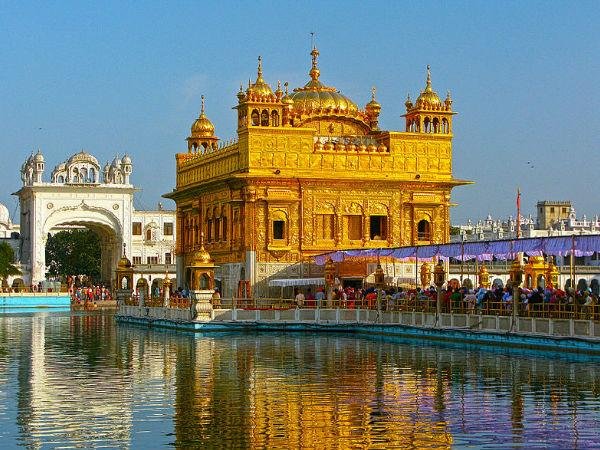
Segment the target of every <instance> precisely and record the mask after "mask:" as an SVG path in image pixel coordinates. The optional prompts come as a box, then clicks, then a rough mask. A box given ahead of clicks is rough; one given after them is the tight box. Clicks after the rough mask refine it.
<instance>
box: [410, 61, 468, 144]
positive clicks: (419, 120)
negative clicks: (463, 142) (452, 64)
mask: <svg viewBox="0 0 600 450" xmlns="http://www.w3.org/2000/svg"><path fill="white" fill-rule="evenodd" d="M404 105H405V106H406V114H404V116H403V117H405V118H406V131H407V132H410V133H433V134H452V116H453V115H454V114H456V113H454V112H452V99H451V98H450V93H448V96H447V97H446V100H444V101H443V102H442V101H441V100H440V97H439V96H438V94H437V92H435V91H434V90H433V88H432V87H431V69H430V67H429V65H428V66H427V82H426V84H425V89H423V90H422V91H421V93H420V94H419V96H418V97H417V100H416V101H415V102H414V104H413V102H412V101H411V99H410V96H408V97H407V99H406V102H405V103H404Z"/></svg>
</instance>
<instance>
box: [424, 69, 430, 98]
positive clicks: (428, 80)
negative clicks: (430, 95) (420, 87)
mask: <svg viewBox="0 0 600 450" xmlns="http://www.w3.org/2000/svg"><path fill="white" fill-rule="evenodd" d="M425 91H428V92H431V67H430V66H429V64H427V86H426V87H425Z"/></svg>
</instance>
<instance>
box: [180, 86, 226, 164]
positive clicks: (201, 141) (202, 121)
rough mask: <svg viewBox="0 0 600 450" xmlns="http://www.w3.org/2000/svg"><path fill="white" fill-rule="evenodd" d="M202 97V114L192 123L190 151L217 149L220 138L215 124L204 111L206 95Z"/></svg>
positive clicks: (189, 140)
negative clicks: (216, 134) (216, 132)
mask: <svg viewBox="0 0 600 450" xmlns="http://www.w3.org/2000/svg"><path fill="white" fill-rule="evenodd" d="M201 98H202V107H201V109H200V116H198V118H197V119H196V120H195V121H194V123H193V124H192V129H191V134H190V137H188V138H187V141H188V153H197V152H199V151H201V152H203V153H204V152H207V151H212V150H216V149H217V144H218V141H219V138H218V137H217V136H215V126H214V125H213V123H212V122H211V121H210V120H209V119H208V117H206V113H205V112H204V95H203V96H202V97H201Z"/></svg>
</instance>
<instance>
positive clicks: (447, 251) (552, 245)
mask: <svg viewBox="0 0 600 450" xmlns="http://www.w3.org/2000/svg"><path fill="white" fill-rule="evenodd" d="M599 251H600V235H598V234H588V235H579V236H575V235H573V236H557V237H539V238H523V239H505V240H497V241H479V242H464V243H451V244H434V245H418V246H412V247H394V248H368V249H367V248H366V249H360V250H337V251H334V252H328V253H323V254H321V255H317V256H315V262H316V264H317V265H319V266H322V265H324V264H325V261H327V259H329V258H331V259H332V260H333V261H335V262H341V261H343V260H344V259H346V258H348V257H372V258H373V257H382V258H385V257H392V258H395V259H408V258H415V257H416V258H418V259H431V258H433V257H434V256H437V257H442V258H444V259H446V258H456V259H459V260H463V261H466V260H469V259H475V258H477V259H478V260H479V261H489V260H491V259H492V258H496V259H513V258H515V256H516V254H517V253H520V252H522V253H525V254H527V255H528V256H539V255H541V254H545V255H553V256H555V255H561V256H565V255H570V254H571V253H575V256H589V255H592V254H593V253H594V252H599Z"/></svg>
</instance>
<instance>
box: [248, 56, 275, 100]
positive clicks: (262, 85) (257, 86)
mask: <svg viewBox="0 0 600 450" xmlns="http://www.w3.org/2000/svg"><path fill="white" fill-rule="evenodd" d="M262 75H263V71H262V56H259V57H258V69H257V75H256V81H255V82H254V84H251V83H250V82H248V91H249V92H251V93H254V94H255V95H257V96H259V98H260V97H263V96H272V95H273V91H272V90H271V86H269V85H268V84H267V83H266V82H265V80H264V79H263V76H262Z"/></svg>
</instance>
